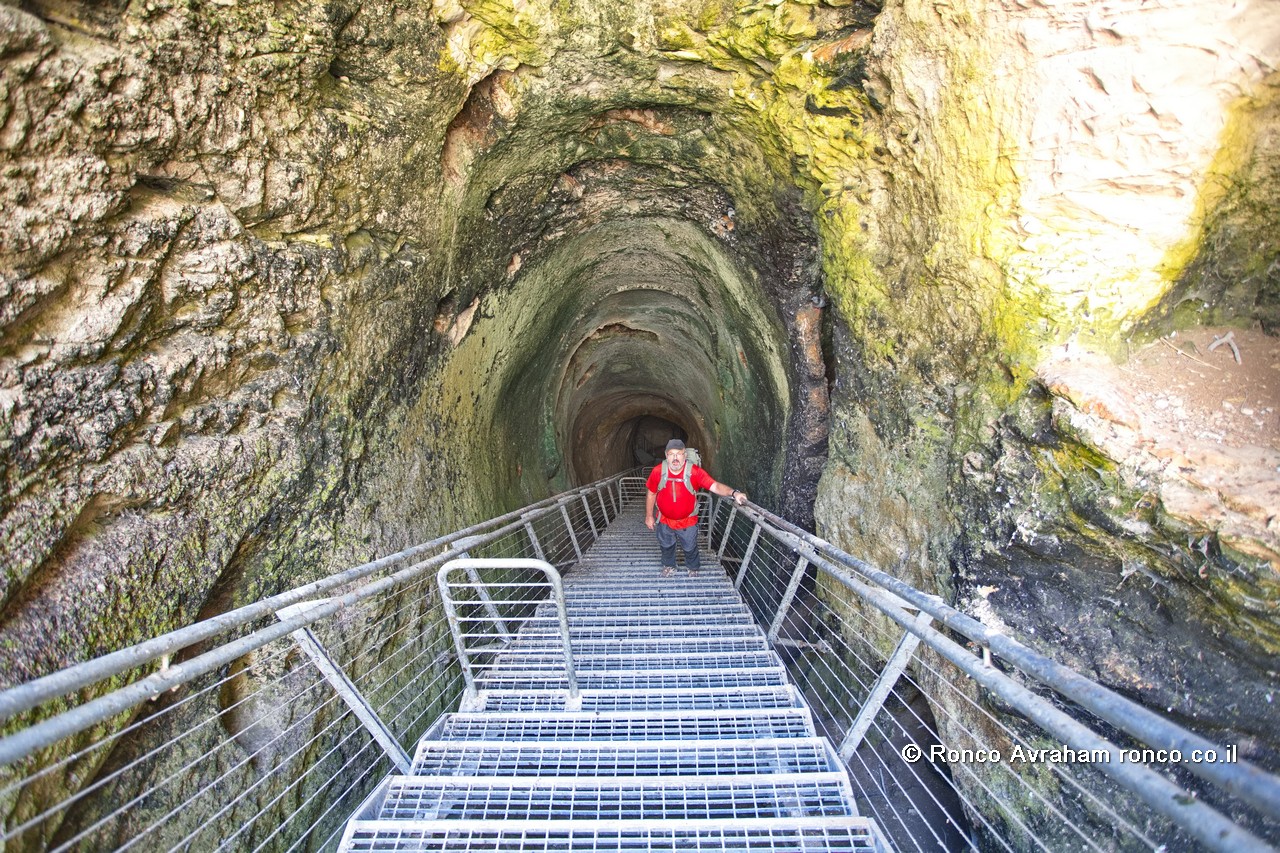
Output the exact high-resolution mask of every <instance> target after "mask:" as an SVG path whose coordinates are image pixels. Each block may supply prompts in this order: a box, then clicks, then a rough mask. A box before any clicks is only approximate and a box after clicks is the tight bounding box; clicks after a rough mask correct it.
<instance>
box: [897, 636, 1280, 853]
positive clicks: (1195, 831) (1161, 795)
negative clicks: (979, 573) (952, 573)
mask: <svg viewBox="0 0 1280 853" xmlns="http://www.w3.org/2000/svg"><path fill="white" fill-rule="evenodd" d="M890 615H891V617H892V618H894V621H898V617H897V614H890ZM907 621H908V620H903V621H902V622H899V624H901V625H902V627H904V628H907V627H908V624H907ZM910 629H911V630H912V631H913V633H919V634H921V635H922V639H924V640H925V642H926V643H928V645H929V646H930V647H931V648H933V649H934V651H936V652H938V653H939V654H941V655H942V656H943V657H945V658H946V659H947V660H949V661H951V662H952V663H953V664H955V665H956V666H958V667H959V668H960V669H961V670H962V671H964V672H965V673H966V674H968V675H969V676H970V677H971V678H972V679H973V680H974V681H976V682H978V684H980V685H982V686H983V687H986V688H987V689H989V690H991V691H992V692H994V693H995V694H996V695H998V696H1000V697H1001V698H1003V699H1004V701H1006V702H1008V703H1009V705H1010V706H1012V707H1013V708H1016V709H1017V710H1018V711H1020V712H1021V713H1022V714H1023V715H1025V716H1026V717H1027V718H1028V719H1029V720H1031V721H1032V722H1033V723H1035V724H1036V725H1038V726H1040V728H1042V729H1043V730H1044V731H1046V732H1048V733H1049V734H1051V735H1054V736H1056V737H1058V738H1061V739H1062V743H1063V744H1064V745H1066V746H1070V747H1072V748H1073V749H1081V750H1089V751H1093V750H1105V751H1106V752H1108V753H1109V754H1110V756H1111V758H1110V761H1108V762H1103V763H1098V764H1095V765H1094V766H1095V767H1096V768H1098V770H1099V771H1100V772H1102V773H1104V774H1106V775H1108V776H1110V777H1111V778H1113V779H1115V780H1116V781H1117V782H1119V783H1121V784H1122V785H1124V786H1125V787H1126V788H1128V789H1129V790H1131V791H1132V792H1133V793H1134V794H1136V795H1137V796H1139V797H1140V798H1141V799H1142V800H1143V801H1144V802H1145V803H1147V805H1149V806H1151V807H1152V808H1153V809H1155V810H1156V811H1157V812H1159V813H1160V814H1162V815H1164V816H1165V817H1167V818H1170V819H1172V820H1173V822H1174V823H1176V824H1177V825H1178V826H1181V827H1182V828H1183V829H1185V830H1187V832H1188V833H1190V834H1191V835H1192V836H1193V837H1194V838H1196V839H1197V840H1199V841H1201V842H1202V843H1204V844H1205V845H1206V846H1208V847H1209V848H1210V849H1213V850H1225V851H1243V850H1251V851H1260V853H1261V851H1269V850H1271V846H1270V845H1269V844H1265V843H1264V842H1262V841H1261V840H1260V839H1258V838H1257V837H1256V836H1254V835H1253V834H1252V833H1250V832H1248V831H1247V830H1245V829H1244V828H1243V827H1240V826H1238V825H1236V824H1235V823H1234V822H1232V821H1231V820H1229V819H1228V818H1226V817H1224V816H1223V815H1222V814H1220V813H1219V812H1218V811H1217V810H1215V809H1213V808H1212V807H1210V806H1208V805H1207V804H1205V803H1204V802H1202V801H1200V800H1196V799H1194V798H1193V797H1191V796H1190V795H1189V794H1188V793H1187V792H1186V791H1184V790H1183V789H1182V788H1181V787H1179V786H1177V785H1175V784H1174V783H1172V782H1170V781H1169V780H1168V779H1166V778H1165V777H1164V776H1162V775H1160V774H1159V773H1156V772H1155V771H1153V770H1151V769H1150V768H1148V767H1146V766H1145V765H1140V764H1131V763H1127V762H1125V761H1123V760H1121V757H1120V754H1119V749H1118V748H1117V747H1116V746H1115V745H1114V744H1112V743H1111V742H1110V741H1107V740H1105V739H1103V738H1102V737H1101V736H1099V735H1097V734H1095V733H1094V732H1093V730H1092V729H1089V728H1088V727H1086V726H1084V725H1083V724H1081V723H1079V722H1077V721H1076V720H1075V719H1073V718H1072V717H1070V716H1068V715H1067V714H1065V713H1063V712H1062V711H1059V710H1058V709H1057V708H1055V707H1053V706H1052V705H1050V704H1049V703H1047V702H1045V701H1044V700H1043V699H1041V698H1040V697H1039V696H1037V695H1036V694H1035V693H1033V692H1032V691H1030V690H1028V689H1027V688H1025V687H1023V686H1022V685H1020V684H1018V683H1017V682H1016V681H1014V680H1013V679H1011V678H1010V677H1009V676H1007V675H1005V674H1004V673H1003V672H1001V671H1000V670H998V669H996V668H994V667H989V666H986V665H985V664H983V663H982V662H981V661H979V660H978V659H977V658H975V657H974V656H973V655H972V654H971V653H970V652H969V651H968V650H967V649H965V648H964V647H962V646H960V645H958V644H956V643H955V642H954V641H952V640H951V639H950V638H948V637H946V636H945V635H943V634H941V633H940V632H938V631H937V630H935V629H934V628H932V627H930V626H922V625H915V624H913V625H911V626H910ZM961 766H963V765H961Z"/></svg>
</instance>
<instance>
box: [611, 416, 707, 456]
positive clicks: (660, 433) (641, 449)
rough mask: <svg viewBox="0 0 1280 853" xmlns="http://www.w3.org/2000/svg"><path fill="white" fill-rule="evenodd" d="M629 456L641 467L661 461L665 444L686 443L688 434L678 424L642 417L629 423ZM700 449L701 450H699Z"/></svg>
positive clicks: (661, 419) (651, 417) (664, 419)
mask: <svg viewBox="0 0 1280 853" xmlns="http://www.w3.org/2000/svg"><path fill="white" fill-rule="evenodd" d="M630 432H631V440H630V442H629V443H630V445H631V455H632V457H633V458H634V459H635V464H637V465H640V466H642V467H646V468H647V467H649V466H650V465H656V464H657V463H658V462H659V461H661V459H662V457H663V453H664V451H665V449H666V446H667V442H668V441H670V440H671V439H673V438H678V439H680V440H681V441H683V442H686V443H688V440H689V434H688V433H687V432H685V430H684V428H683V427H681V426H680V425H679V424H676V423H672V422H671V421H669V420H667V419H666V418H660V417H654V416H653V415H642V416H640V417H638V418H636V419H635V420H634V421H632V422H631V430H630ZM699 449H701V448H699Z"/></svg>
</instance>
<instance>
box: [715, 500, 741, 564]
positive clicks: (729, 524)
mask: <svg viewBox="0 0 1280 853" xmlns="http://www.w3.org/2000/svg"><path fill="white" fill-rule="evenodd" d="M737 517H738V505H737V504H736V503H735V504H734V505H733V507H732V508H731V509H730V510H729V520H728V521H726V522H725V523H724V531H723V532H722V533H721V534H720V550H719V551H718V552H717V553H716V558H717V559H720V560H723V559H724V548H725V546H726V545H728V544H729V532H730V531H731V530H733V521H734V519H735V518H737Z"/></svg>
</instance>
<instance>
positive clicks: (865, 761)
mask: <svg viewBox="0 0 1280 853" xmlns="http://www.w3.org/2000/svg"><path fill="white" fill-rule="evenodd" d="M710 515H711V523H710V528H711V535H710V537H709V541H708V546H709V547H710V548H711V549H712V550H713V551H715V552H717V553H718V554H719V555H720V556H721V559H722V562H723V563H724V565H725V567H726V570H727V571H728V572H729V573H730V574H731V575H733V576H734V579H735V584H736V585H737V586H738V588H739V590H740V591H741V592H742V594H743V597H744V598H745V599H746V601H747V602H748V605H749V606H750V607H751V609H752V611H753V612H754V613H755V615H756V618H757V621H758V622H759V623H760V624H761V625H762V626H768V631H769V637H770V639H771V641H772V642H773V644H774V647H775V648H776V649H777V650H778V651H779V653H780V654H781V656H782V657H783V659H784V661H785V662H786V664H787V668H788V671H789V673H790V675H791V678H792V680H793V682H794V683H795V684H796V685H797V686H798V687H799V688H800V689H801V691H802V692H803V694H804V695H805V697H806V701H807V702H808V703H809V706H810V708H811V709H812V711H813V715H814V720H815V723H816V724H817V726H818V728H819V730H820V733H822V734H823V735H824V736H826V737H827V738H829V739H830V740H831V741H832V743H836V744H840V753H841V757H842V758H843V759H844V760H845V761H846V762H847V765H848V767H849V771H850V776H851V779H852V781H853V783H854V787H855V792H856V794H857V796H858V798H859V802H860V805H861V807H862V810H863V813H864V814H868V815H869V816H871V817H874V818H875V819H876V820H877V821H878V822H879V824H880V826H881V828H882V829H883V830H884V831H885V833H886V834H887V835H888V836H889V837H890V838H891V840H892V841H893V843H894V844H895V845H896V846H897V848H898V849H899V850H903V851H909V850H936V849H947V850H960V849H972V850H1010V851H1024V850H1068V849H1070V850H1089V851H1111V850H1143V849H1150V850H1186V849H1213V850H1223V851H1228V850H1229V851H1238V850H1269V849H1272V848H1271V845H1272V844H1275V843H1276V842H1278V841H1280V779H1278V778H1277V777H1275V776H1273V775H1270V774H1268V773H1266V772H1264V771H1263V770H1261V769H1260V768H1258V767H1255V766H1253V765H1250V764H1249V763H1247V762H1245V761H1241V760H1239V759H1238V756H1237V754H1236V749H1235V748H1234V747H1231V746H1223V745H1219V744H1215V743H1212V742H1210V741H1208V740H1206V739H1204V738H1201V737H1199V736H1198V735H1195V734H1194V733H1192V732H1189V731H1187V730H1185V729H1182V728H1180V727H1178V726H1176V725H1174V724H1172V723H1170V722H1168V721H1166V720H1164V719H1163V718H1161V717H1159V716H1158V715H1156V714H1154V713H1152V712H1151V711H1149V710H1147V709H1145V708H1143V707H1141V706H1139V705H1137V704H1135V703H1133V702H1130V701H1128V700H1126V699H1124V698H1123V697H1121V696H1119V695H1117V694H1115V693H1113V692H1111V691H1109V690H1107V689H1106V688H1104V687H1102V686H1101V685H1098V684H1097V683H1095V682H1092V681H1090V680H1088V679H1086V678H1085V677H1083V676H1081V675H1079V674H1077V673H1075V672H1074V671H1072V670H1070V669H1068V668H1066V667H1063V666H1061V665H1058V664H1056V663H1054V662H1053V661H1051V660H1049V659H1048V658H1045V657H1044V656H1042V655H1040V654H1037V653H1036V652H1035V651H1033V650H1032V649H1030V648H1027V647H1026V646H1023V645H1021V644H1019V643H1017V642H1016V641H1014V640H1012V639H1011V638H1009V637H1005V636H1002V635H1000V634H999V633H997V632H995V631H992V630H991V629H988V628H987V627H985V626H984V625H982V624H981V623H979V622H977V621H976V620H973V619H971V618H969V617H967V616H965V615H964V614H962V613H960V612H959V611H957V610H955V609H953V608H951V607H949V606H947V605H946V604H945V603H944V602H942V600H941V599H939V598H937V597H935V596H930V595H926V594H924V593H922V592H920V591H919V590H916V589H914V588H912V587H910V586H908V585H906V584H904V583H902V582H900V581H898V580H896V579H895V578H893V577H891V576H890V575H888V574H885V573H884V572H881V571H879V570H877V569H875V568H874V567H872V566H870V565H868V564H866V563H864V562H862V561H860V560H858V559H856V558H854V557H852V556H850V555H849V554H846V553H844V552H842V551H840V550H839V549H837V548H835V547H834V546H833V545H831V544H830V543H828V542H825V541H824V540H822V539H819V538H817V537H815V536H812V535H810V534H808V533H806V532H805V531H802V530H800V529H798V528H796V527H794V526H792V525H790V524H789V523H787V522H786V521H785V520H783V519H781V518H778V517H777V516H774V515H772V514H770V513H768V512H766V511H763V510H761V509H759V508H758V507H755V506H749V507H747V508H744V509H741V510H739V509H737V508H734V507H732V506H731V502H727V501H719V500H718V501H716V505H715V508H714V510H713V511H712V513H711V514H710Z"/></svg>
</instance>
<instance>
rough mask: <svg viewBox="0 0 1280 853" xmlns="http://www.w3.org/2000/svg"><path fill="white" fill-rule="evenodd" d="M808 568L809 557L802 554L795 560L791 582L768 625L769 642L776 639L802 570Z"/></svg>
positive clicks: (797, 586) (798, 586)
mask: <svg viewBox="0 0 1280 853" xmlns="http://www.w3.org/2000/svg"><path fill="white" fill-rule="evenodd" d="M807 568H809V558H808V557H806V556H804V555H803V554H802V555H801V556H800V559H798V560H796V567H795V570H794V571H792V573H791V583H789V584H787V591H786V592H785V593H784V594H783V596H782V601H781V602H780V603H779V604H778V612H777V613H776V614H774V617H773V624H772V625H770V626H769V644H770V645H773V641H774V640H776V639H778V631H779V630H781V629H782V621H783V620H784V619H786V618H787V611H788V610H790V609H791V602H792V601H793V600H794V599H795V597H796V591H797V590H799V589H800V581H801V580H803V579H804V570H805V569H807Z"/></svg>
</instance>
